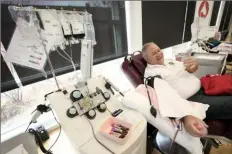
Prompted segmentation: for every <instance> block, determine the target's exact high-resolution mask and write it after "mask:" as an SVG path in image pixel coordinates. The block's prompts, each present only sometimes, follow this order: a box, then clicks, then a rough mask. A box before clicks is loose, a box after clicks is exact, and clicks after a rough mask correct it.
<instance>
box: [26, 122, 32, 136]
mask: <svg viewBox="0 0 232 154" xmlns="http://www.w3.org/2000/svg"><path fill="white" fill-rule="evenodd" d="M31 124H32V121H30V122H29V124H28V126H27V129H26V130H25V133H26V132H27V130H28V128H29V127H30V125H31Z"/></svg>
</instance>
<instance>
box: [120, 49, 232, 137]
mask: <svg viewBox="0 0 232 154" xmlns="http://www.w3.org/2000/svg"><path fill="white" fill-rule="evenodd" d="M146 66H147V63H146V61H145V60H144V59H143V57H142V54H141V52H140V51H136V52H134V53H133V54H131V55H127V56H126V57H125V58H124V62H123V64H122V70H123V72H124V73H125V74H126V76H127V78H128V79H129V81H130V82H131V83H132V84H133V85H134V87H137V86H138V85H140V84H143V83H144V72H145V68H146ZM152 87H153V86H152ZM205 122H206V123H207V125H209V128H208V132H209V134H213V135H218V136H224V135H225V133H226V132H225V131H226V127H228V126H227V121H223V120H207V119H205ZM155 129H156V128H154V127H153V126H152V125H150V124H148V130H147V135H148V137H151V136H153V135H154V133H153V132H156V131H154V130H155ZM230 136H232V135H230Z"/></svg>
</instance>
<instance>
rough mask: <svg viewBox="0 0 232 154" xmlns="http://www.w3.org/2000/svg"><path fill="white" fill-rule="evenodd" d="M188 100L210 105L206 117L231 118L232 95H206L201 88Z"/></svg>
mask: <svg viewBox="0 0 232 154" xmlns="http://www.w3.org/2000/svg"><path fill="white" fill-rule="evenodd" d="M188 100H189V101H194V102H200V103H203V104H208V105H210V107H209V109H208V110H207V111H206V118H207V119H232V96H208V95H206V94H205V93H204V91H203V90H202V89H201V90H200V91H199V92H198V93H197V94H195V95H194V96H192V97H190V98H189V99H188Z"/></svg>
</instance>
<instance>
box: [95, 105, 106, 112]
mask: <svg viewBox="0 0 232 154" xmlns="http://www.w3.org/2000/svg"><path fill="white" fill-rule="evenodd" d="M97 109H98V111H99V112H105V111H106V104H105V103H102V104H100V105H98V106H97Z"/></svg>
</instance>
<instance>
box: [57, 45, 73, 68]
mask: <svg viewBox="0 0 232 154" xmlns="http://www.w3.org/2000/svg"><path fill="white" fill-rule="evenodd" d="M56 51H57V52H58V54H59V55H60V56H61V57H63V58H64V59H66V60H67V61H69V62H70V63H71V64H72V65H73V69H74V71H76V67H75V64H74V62H73V61H72V60H71V59H69V58H70V57H69V56H68V57H69V58H67V57H65V56H64V55H62V54H61V53H60V52H59V50H58V49H56ZM64 52H65V51H64ZM65 53H66V52H65ZM66 54H67V53H66Z"/></svg>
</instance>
